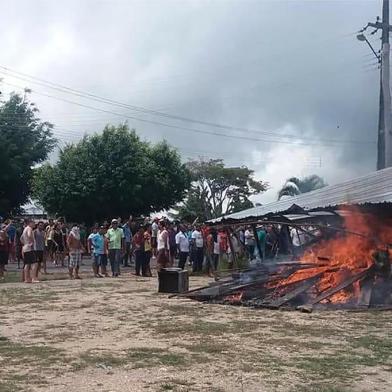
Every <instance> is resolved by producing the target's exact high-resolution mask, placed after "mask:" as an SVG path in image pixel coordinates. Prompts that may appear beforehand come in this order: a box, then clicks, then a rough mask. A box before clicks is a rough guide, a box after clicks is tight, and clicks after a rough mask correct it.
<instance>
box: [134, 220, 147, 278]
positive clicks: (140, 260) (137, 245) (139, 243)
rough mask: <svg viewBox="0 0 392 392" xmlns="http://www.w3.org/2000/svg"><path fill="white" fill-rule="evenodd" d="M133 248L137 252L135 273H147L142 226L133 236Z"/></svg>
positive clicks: (137, 274)
mask: <svg viewBox="0 0 392 392" xmlns="http://www.w3.org/2000/svg"><path fill="white" fill-rule="evenodd" d="M132 249H133V250H134V252H135V275H136V276H140V274H142V275H143V276H144V275H145V270H144V260H145V257H144V228H143V227H140V228H139V230H138V231H137V233H136V234H135V235H134V236H133V238H132Z"/></svg>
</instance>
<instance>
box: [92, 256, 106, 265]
mask: <svg viewBox="0 0 392 392" xmlns="http://www.w3.org/2000/svg"><path fill="white" fill-rule="evenodd" d="M94 264H95V265H96V266H97V267H106V266H107V264H108V258H107V256H106V255H94Z"/></svg>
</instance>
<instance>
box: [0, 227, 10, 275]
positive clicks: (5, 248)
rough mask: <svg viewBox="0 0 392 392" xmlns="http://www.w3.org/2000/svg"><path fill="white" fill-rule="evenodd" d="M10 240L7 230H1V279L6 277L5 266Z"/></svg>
mask: <svg viewBox="0 0 392 392" xmlns="http://www.w3.org/2000/svg"><path fill="white" fill-rule="evenodd" d="M9 250H10V242H9V238H8V236H7V232H6V231H5V230H0V280H3V279H4V266H5V265H6V264H7V262H8V256H9Z"/></svg>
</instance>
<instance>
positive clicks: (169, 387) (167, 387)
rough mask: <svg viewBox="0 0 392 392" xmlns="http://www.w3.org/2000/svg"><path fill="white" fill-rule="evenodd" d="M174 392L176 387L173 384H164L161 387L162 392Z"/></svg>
mask: <svg viewBox="0 0 392 392" xmlns="http://www.w3.org/2000/svg"><path fill="white" fill-rule="evenodd" d="M173 390H174V385H171V384H167V383H165V384H162V385H161V391H173Z"/></svg>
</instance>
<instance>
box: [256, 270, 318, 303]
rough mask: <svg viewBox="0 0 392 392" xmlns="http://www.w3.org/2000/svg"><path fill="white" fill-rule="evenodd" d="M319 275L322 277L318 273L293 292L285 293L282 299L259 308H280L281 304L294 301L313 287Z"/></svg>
mask: <svg viewBox="0 0 392 392" xmlns="http://www.w3.org/2000/svg"><path fill="white" fill-rule="evenodd" d="M321 275H322V273H320V274H318V275H316V276H313V277H311V278H308V279H307V280H306V281H305V282H304V283H302V284H301V285H299V286H297V287H296V288H295V289H294V290H291V291H289V292H288V293H286V294H285V295H283V296H282V297H280V298H277V299H275V300H273V301H271V302H265V303H264V304H260V305H259V306H260V307H265V308H270V309H277V308H280V307H281V306H282V305H283V304H285V303H287V302H289V301H291V300H293V299H295V298H296V297H298V296H299V295H300V294H303V293H304V292H306V291H308V290H309V289H310V288H311V287H312V286H314V285H315V283H316V282H317V281H318V280H319V278H320V276H321Z"/></svg>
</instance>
